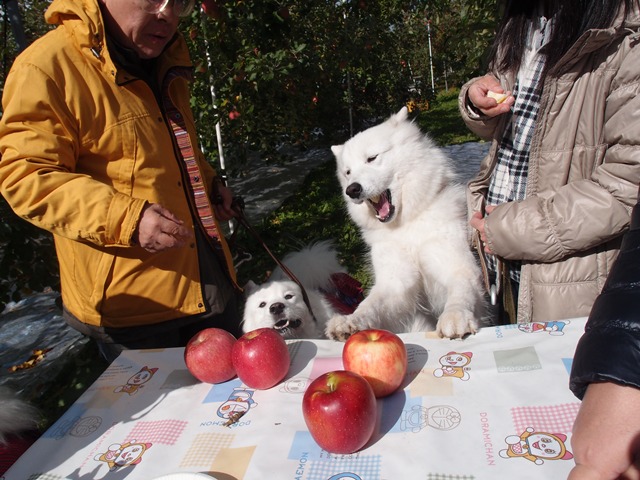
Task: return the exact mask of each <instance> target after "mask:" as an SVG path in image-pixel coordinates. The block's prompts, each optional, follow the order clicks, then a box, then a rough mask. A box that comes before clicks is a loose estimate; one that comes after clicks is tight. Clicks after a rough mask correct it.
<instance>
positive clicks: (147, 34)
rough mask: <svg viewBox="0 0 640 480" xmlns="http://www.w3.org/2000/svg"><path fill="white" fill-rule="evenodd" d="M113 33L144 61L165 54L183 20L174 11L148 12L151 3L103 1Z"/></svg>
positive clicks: (137, 0) (124, 0)
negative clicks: (146, 9) (148, 4)
mask: <svg viewBox="0 0 640 480" xmlns="http://www.w3.org/2000/svg"><path fill="white" fill-rule="evenodd" d="M100 1H101V3H102V6H103V8H102V11H103V15H104V19H105V23H106V26H107V29H108V31H109V33H110V34H111V35H112V36H113V37H114V38H115V39H116V40H117V41H118V42H119V43H121V44H122V45H123V46H125V47H128V48H131V49H132V50H134V51H135V52H136V53H137V54H138V56H139V57H140V58H144V59H149V58H155V57H157V56H158V55H160V54H161V53H162V51H163V50H164V48H165V47H166V46H167V44H168V43H169V42H170V41H171V39H172V38H173V36H174V35H175V33H176V30H177V29H178V23H179V21H180V17H178V15H176V14H175V12H174V9H173V8H170V7H169V8H165V9H164V10H163V11H162V12H159V13H155V14H154V13H148V12H147V11H145V8H146V7H147V3H148V2H147V0H100Z"/></svg>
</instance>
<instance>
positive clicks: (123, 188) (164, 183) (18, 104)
mask: <svg viewBox="0 0 640 480" xmlns="http://www.w3.org/2000/svg"><path fill="white" fill-rule="evenodd" d="M45 18H46V19H47V21H48V22H49V23H51V24H58V27H57V28H56V29H55V30H52V31H51V32H49V33H47V34H46V35H44V36H43V37H42V38H40V39H39V40H37V41H36V42H34V44H33V45H32V46H31V47H29V48H28V49H27V50H25V52H23V53H22V54H21V55H20V56H19V57H18V59H17V60H16V61H15V63H14V64H13V66H12V68H11V72H10V74H9V75H8V78H7V81H6V84H5V90H4V96H3V107H4V109H3V110H4V111H3V116H2V119H1V120H0V153H1V155H2V157H1V160H0V192H1V193H2V195H3V196H4V197H5V198H6V200H7V201H8V202H9V203H10V204H11V206H12V207H13V209H14V210H15V212H16V213H17V214H18V215H20V216H21V217H23V218H25V219H27V220H29V221H30V222H32V223H34V224H35V225H37V226H39V227H41V228H43V229H45V230H48V231H50V232H52V233H53V234H54V238H55V244H56V251H57V255H58V261H59V263H60V277H61V285H62V292H61V293H62V298H63V302H64V304H65V306H66V307H67V308H68V309H69V311H70V312H71V313H73V314H74V315H75V316H76V317H77V318H78V319H80V320H81V321H83V322H85V323H87V324H90V325H101V326H109V327H127V326H134V325H146V324H153V323H158V322H162V321H165V320H170V319H174V318H179V317H182V316H186V315H192V314H197V313H201V312H204V311H205V303H204V299H203V293H202V288H201V284H200V272H199V268H198V256H197V247H196V245H195V240H194V241H193V243H192V244H190V245H186V246H185V247H182V248H178V249H170V250H168V251H165V252H161V253H149V252H147V251H145V250H144V249H142V248H141V247H139V246H136V245H135V244H134V242H133V241H132V235H133V234H134V232H135V229H136V227H137V223H138V220H139V217H140V213H141V210H142V208H143V207H144V205H145V204H146V202H152V203H159V204H161V205H163V206H164V207H166V208H168V209H169V210H170V211H172V212H173V213H174V214H176V215H177V216H178V217H179V218H181V219H182V220H183V221H184V222H185V224H186V225H191V226H192V228H194V225H193V222H194V221H193V216H192V206H191V204H192V199H191V195H190V194H188V193H187V192H188V191H189V190H188V186H187V185H185V183H184V180H183V176H182V173H181V169H180V166H179V164H178V161H181V160H179V159H178V158H177V157H176V153H175V151H176V146H175V139H174V137H173V135H172V133H171V131H170V127H169V126H168V124H167V123H166V120H165V118H164V116H163V111H162V109H161V107H160V106H159V104H158V102H157V101H156V98H155V97H154V94H153V92H152V90H151V89H150V88H149V87H148V85H147V84H146V83H145V82H144V81H142V80H139V79H136V78H133V77H131V76H130V75H129V74H128V73H127V72H124V71H119V70H118V68H117V67H116V66H115V65H114V63H113V62H112V60H111V57H110V55H109V52H108V50H107V48H106V44H105V31H104V24H103V20H102V16H101V13H100V10H99V7H98V2H97V0H54V1H53V3H52V4H51V6H50V7H49V9H48V10H47V12H46V14H45ZM176 66H183V67H191V62H190V60H189V54H188V50H187V47H186V44H185V42H184V39H183V38H182V37H181V36H180V35H177V36H176V39H175V40H174V41H173V43H172V44H171V45H170V46H169V47H168V48H167V50H166V51H165V52H164V53H163V54H162V56H161V57H160V59H159V69H158V72H159V75H160V79H161V78H163V77H164V75H165V74H166V73H167V71H168V70H169V69H170V68H172V67H176ZM160 83H161V82H160ZM171 96H172V99H173V100H174V103H176V106H177V107H178V108H179V109H180V110H181V111H182V113H183V116H184V118H185V119H186V123H187V125H188V129H189V134H190V138H191V141H192V143H193V145H194V147H195V148H194V150H195V151H196V154H197V156H198V161H199V164H200V167H201V169H202V172H203V175H204V176H205V177H206V178H207V181H206V182H205V184H206V185H208V186H210V185H211V183H212V181H213V178H214V176H215V171H214V170H213V169H212V168H211V166H209V165H208V164H207V162H206V161H205V159H204V157H203V155H202V153H201V152H200V150H199V149H198V147H197V135H196V130H195V125H194V121H193V114H192V112H191V110H190V108H189V98H190V97H189V85H188V83H187V82H186V81H184V80H182V79H178V80H175V81H174V82H173V83H172V84H171ZM193 211H195V210H193ZM223 243H224V242H223ZM224 249H225V253H227V259H228V261H227V263H228V268H229V271H230V275H231V276H234V272H233V266H232V264H231V262H230V261H229V255H228V249H227V247H226V243H224Z"/></svg>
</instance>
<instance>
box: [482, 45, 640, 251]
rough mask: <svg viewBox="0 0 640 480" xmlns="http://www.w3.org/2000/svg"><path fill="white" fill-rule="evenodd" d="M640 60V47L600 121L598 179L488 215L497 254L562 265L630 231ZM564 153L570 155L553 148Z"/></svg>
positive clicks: (639, 144) (638, 154) (639, 155)
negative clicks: (580, 253)
mask: <svg viewBox="0 0 640 480" xmlns="http://www.w3.org/2000/svg"><path fill="white" fill-rule="evenodd" d="M639 65H640V47H631V48H630V51H629V52H628V53H627V54H626V57H625V59H624V61H623V62H622V63H621V66H620V67H619V69H618V72H617V74H616V76H615V77H614V79H613V82H612V84H611V85H612V86H611V89H610V91H609V93H608V95H607V98H606V108H605V111H604V112H603V117H602V118H601V119H600V118H598V119H595V122H596V124H597V122H602V127H601V128H602V132H603V138H602V141H601V144H600V145H598V146H597V147H596V148H598V149H601V150H602V152H598V151H596V152H595V153H594V155H595V156H596V158H598V157H599V156H602V160H600V161H598V162H597V166H596V167H595V168H594V170H593V172H592V173H591V176H590V178H584V179H579V180H574V181H569V182H568V183H567V184H565V185H564V186H562V187H560V188H559V189H557V190H556V191H553V192H550V191H546V192H544V193H541V194H538V195H531V196H529V197H528V198H526V199H524V200H523V201H521V202H510V203H505V204H502V205H499V206H498V207H496V209H495V210H494V211H493V212H492V213H491V214H490V215H488V216H487V217H486V222H485V230H486V234H487V237H488V240H489V246H490V247H491V249H492V250H493V251H494V252H495V253H496V254H497V255H499V256H501V257H503V258H506V259H510V260H516V259H522V260H530V261H539V262H556V261H558V260H561V259H563V258H565V257H567V256H569V255H572V254H575V253H577V252H582V251H585V250H588V249H591V248H594V247H596V246H598V245H600V244H602V243H604V242H607V241H609V240H611V239H612V238H615V237H619V236H620V235H621V234H622V233H623V232H624V231H626V229H627V228H628V225H629V214H630V211H631V208H632V207H633V205H634V204H635V202H636V198H637V188H638V184H639V183H640V128H638V125H639V124H638V112H639V111H640V75H639V74H638V66H639ZM585 114H586V113H585ZM590 121H591V119H590ZM580 148H583V147H582V146H580V145H577V146H576V149H580ZM576 151H577V150H574V153H573V155H574V158H573V159H572V163H575V165H576V168H577V169H579V168H580V161H581V158H580V157H579V156H578V157H577V158H575V157H576V156H577V155H578V154H576V153H575V152H576ZM556 154H557V155H561V154H562V153H561V152H552V155H556ZM545 161H548V162H550V161H553V158H552V157H550V158H547V159H545ZM558 174H559V175H561V174H562V172H558ZM590 219H591V220H590ZM523 239H526V241H523Z"/></svg>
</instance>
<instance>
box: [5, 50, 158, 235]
mask: <svg viewBox="0 0 640 480" xmlns="http://www.w3.org/2000/svg"><path fill="white" fill-rule="evenodd" d="M27 85H28V88H26V86H27ZM66 94H69V93H68V92H67V93H66ZM90 101H91V99H87V102H90ZM3 106H4V111H3V116H2V120H1V121H0V154H1V155H2V157H1V159H0V193H2V195H3V196H4V197H5V199H6V200H7V202H9V204H10V205H11V207H12V208H13V210H14V211H15V212H16V213H17V214H18V215H19V216H20V217H22V218H24V219H26V220H28V221H30V222H31V223H33V224H35V225H37V226H38V227H41V228H43V229H45V230H48V231H50V232H52V233H54V234H56V235H60V236H63V237H67V238H70V239H74V240H80V241H86V242H91V243H94V244H97V245H100V246H114V245H117V246H127V245H130V244H131V243H132V240H131V239H132V235H133V233H134V231H135V229H136V227H137V223H138V219H139V217H140V212H141V210H142V208H143V207H144V205H145V201H144V200H142V199H136V198H132V197H130V196H128V195H126V194H125V193H119V192H117V191H116V189H114V188H113V187H112V186H111V185H109V184H108V183H106V182H100V181H96V180H94V179H93V178H91V177H90V176H88V175H83V174H80V173H77V172H76V166H77V162H78V156H79V151H80V148H81V145H80V141H79V133H78V122H77V120H76V119H75V118H74V116H73V115H72V113H71V111H70V110H69V108H68V106H67V102H66V98H65V91H64V90H63V89H62V88H61V87H60V86H58V85H57V84H56V82H55V81H53V80H52V79H51V78H50V77H49V76H48V75H47V74H46V73H44V72H43V71H42V70H41V69H40V68H38V67H37V66H34V65H33V64H29V63H27V62H24V61H20V59H18V61H17V62H16V64H15V65H14V68H13V69H12V71H11V73H10V75H9V76H8V78H7V81H6V84H5V90H4V96H3ZM105 168H108V167H107V166H105Z"/></svg>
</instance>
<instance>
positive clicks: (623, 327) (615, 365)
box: [569, 201, 640, 399]
mask: <svg viewBox="0 0 640 480" xmlns="http://www.w3.org/2000/svg"><path fill="white" fill-rule="evenodd" d="M594 382H614V383H618V384H621V385H629V386H633V387H636V388H640V201H639V202H638V203H637V204H636V205H635V207H634V209H633V214H632V219H631V228H630V230H629V231H628V232H627V233H626V234H625V236H624V239H623V241H622V246H621V249H620V254H619V256H618V258H617V259H616V261H615V263H614V265H613V267H612V269H611V273H610V274H609V277H608V278H607V281H606V283H605V286H604V288H603V289H602V292H601V294H600V295H599V296H598V298H597V299H596V301H595V302H594V304H593V308H592V309H591V313H590V314H589V319H588V321H587V325H586V327H585V333H584V334H583V336H582V338H581V339H580V341H579V342H578V346H577V347H576V352H575V355H574V359H573V365H572V367H571V379H570V384H569V386H570V388H571V391H572V392H573V393H574V394H575V395H576V396H577V397H578V398H580V399H582V397H583V395H584V393H585V390H586V389H587V386H588V385H589V384H590V383H594Z"/></svg>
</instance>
